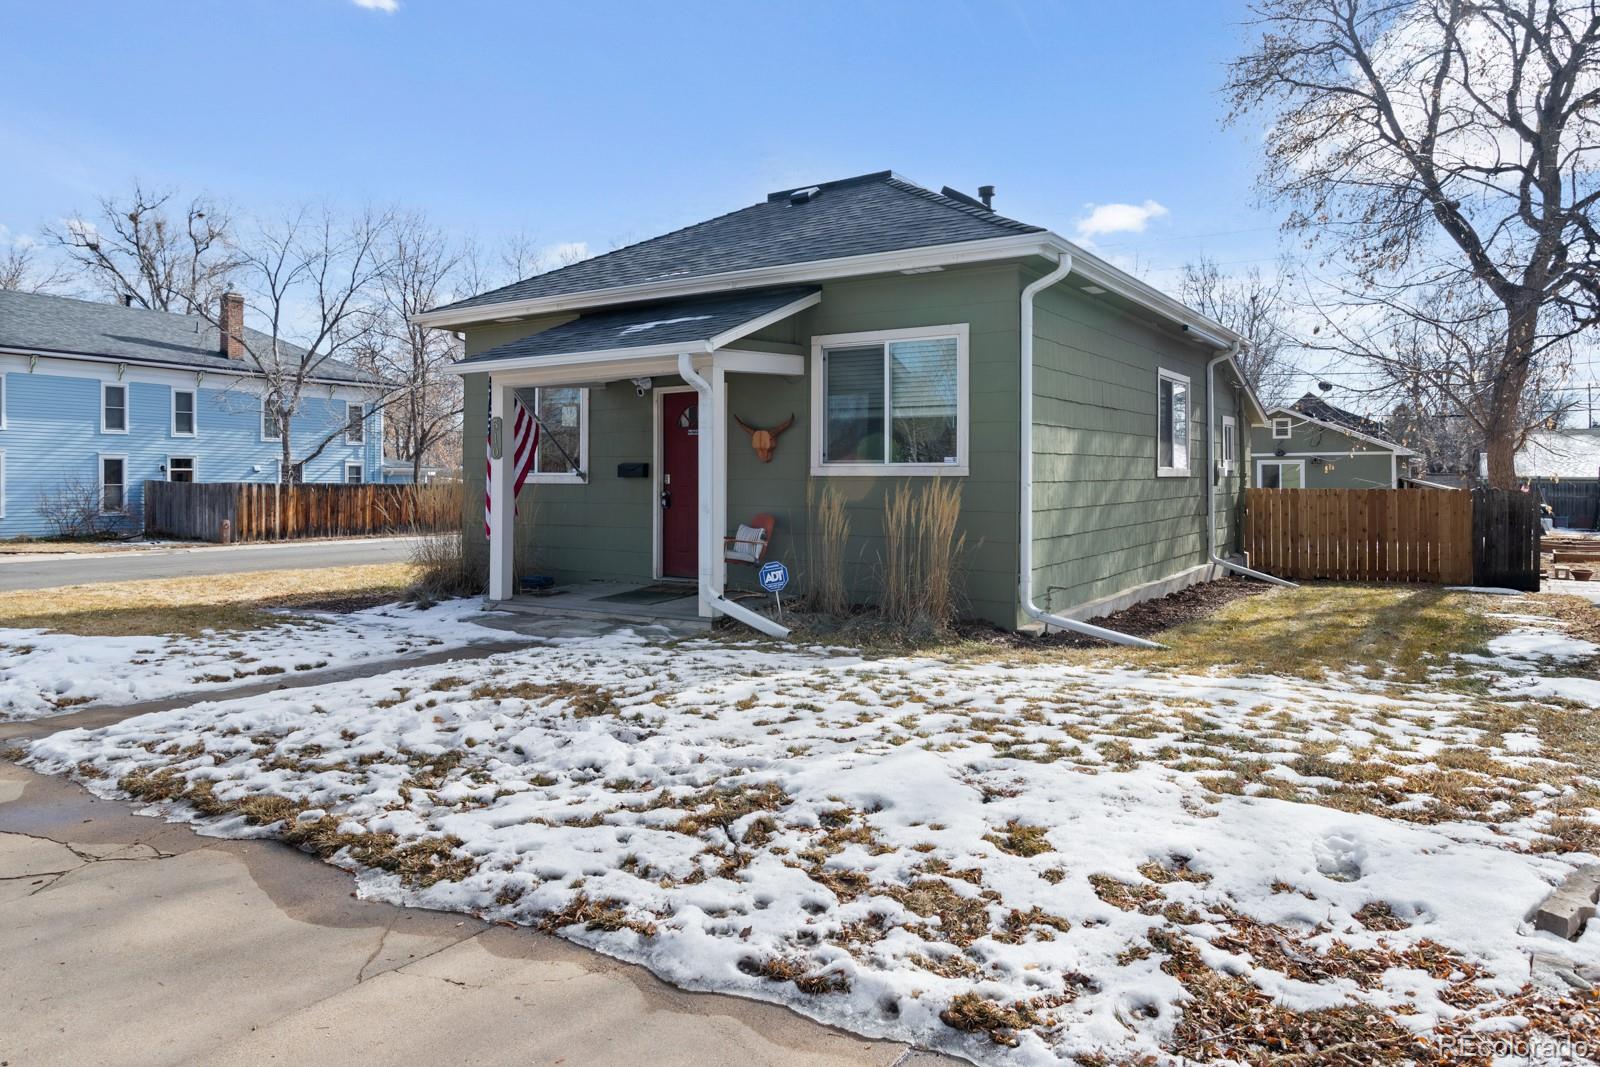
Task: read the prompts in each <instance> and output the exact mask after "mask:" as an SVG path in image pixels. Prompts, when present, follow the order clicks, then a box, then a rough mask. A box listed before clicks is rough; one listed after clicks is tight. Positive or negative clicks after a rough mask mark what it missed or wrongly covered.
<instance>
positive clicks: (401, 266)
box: [357, 213, 467, 484]
mask: <svg viewBox="0 0 1600 1067" xmlns="http://www.w3.org/2000/svg"><path fill="white" fill-rule="evenodd" d="M466 256H467V251H466V250H465V249H463V248H460V247H456V246H454V245H453V244H452V242H451V241H450V240H449V238H448V237H447V236H446V235H445V234H444V233H443V231H441V230H439V229H438V228H436V227H434V226H433V225H431V224H430V223H429V222H428V220H427V219H426V218H425V217H424V216H423V215H421V214H419V213H414V214H409V215H405V216H402V217H401V218H399V219H397V220H396V221H395V224H394V226H393V227H392V228H391V229H390V231H389V233H388V235H387V238H386V251H385V255H384V259H385V262H386V269H385V270H384V271H383V273H382V275H381V276H380V277H379V279H378V281H377V284H376V286H375V290H376V311H375V315H374V320H373V324H372V329H371V331H370V332H369V333H368V334H367V336H366V339H365V341H364V343H363V344H362V346H361V351H360V353H359V355H358V357H357V363H358V365H360V366H362V367H364V368H366V369H368V370H370V371H372V372H373V373H375V374H376V375H377V376H379V377H381V378H384V379H386V380H387V381H388V382H389V383H391V386H392V388H393V393H392V394H391V397H390V400H389V402H388V404H387V406H386V407H385V409H384V410H385V412H386V418H385V420H384V435H385V437H386V439H387V441H388V444H389V445H390V446H391V449H390V450H391V452H392V454H393V455H395V456H396V457H398V458H404V459H408V460H410V461H411V475H412V481H413V482H414V483H416V484H421V482H422V467H423V465H424V464H425V463H427V462H428V461H429V459H430V458H437V457H438V456H439V454H440V453H442V452H444V451H445V449H446V448H447V447H448V445H449V444H450V442H451V441H459V436H460V432H461V412H462V387H461V378H460V377H459V376H458V375H455V374H452V373H450V369H449V368H450V364H451V363H453V362H454V361H455V360H456V359H458V358H459V357H460V356H461V343H460V341H459V340H457V338H456V335H455V334H454V333H452V332H450V331H448V330H434V329H429V328H426V327H422V326H418V325H416V324H415V323H413V322H412V321H411V319H412V316H413V315H416V314H418V313H419V312H423V311H426V310H428V309H429V308H432V307H436V306H438V305H439V304H443V303H446V302H448V300H449V299H450V298H451V297H453V296H454V295H456V292H457V291H459V289H460V286H461V284H462V283H463V281H465V280H467V279H465V278H464V277H463V272H464V271H465V269H466V264H467V259H466Z"/></svg>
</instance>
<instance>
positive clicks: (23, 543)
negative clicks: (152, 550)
mask: <svg viewBox="0 0 1600 1067" xmlns="http://www.w3.org/2000/svg"><path fill="white" fill-rule="evenodd" d="M138 551H140V549H137V548H129V547H127V546H125V545H123V544H122V543H121V542H120V541H79V540H73V541H61V540H55V539H48V540H47V539H43V538H41V539H39V540H33V539H31V538H27V537H19V538H15V539H13V540H9V541H0V556H79V555H89V554H94V553H101V554H103V553H107V552H138Z"/></svg>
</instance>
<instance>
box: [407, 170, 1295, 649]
mask: <svg viewBox="0 0 1600 1067" xmlns="http://www.w3.org/2000/svg"><path fill="white" fill-rule="evenodd" d="M417 321H418V322H419V323H420V324H422V325H426V326H432V327H438V328H445V329H450V330H455V331H460V332H461V333H462V334H463V335H464V337H465V345H466V355H465V357H464V358H463V359H462V360H461V362H460V363H459V364H458V369H459V371H460V373H461V374H462V375H463V376H464V381H465V387H466V426H467V428H468V432H467V433H466V434H465V435H464V448H463V452H464V455H463V469H464V470H465V472H466V476H467V489H466V505H465V514H464V515H463V530H464V531H465V536H466V537H467V539H468V544H469V548H470V549H471V550H472V551H474V552H477V553H481V554H486V555H487V557H488V568H487V569H488V573H489V597H490V599H491V600H495V601H501V600H506V599H508V598H511V597H512V596H513V595H514V593H516V592H517V585H518V581H517V579H518V578H520V577H521V576H524V575H528V574H531V573H534V572H535V571H537V572H538V573H540V574H546V575H551V576H553V577H554V578H555V580H556V581H557V582H559V583H564V584H576V583H583V582H586V581H591V580H597V579H598V580H605V581H611V582H633V583H653V584H660V583H662V582H669V581H674V580H682V581H684V582H692V583H695V584H694V586H692V587H691V588H692V589H693V590H694V591H695V592H696V595H697V597H698V605H699V611H700V614H701V615H702V616H707V617H709V616H715V615H719V614H728V615H732V616H734V617H735V618H738V619H741V620H743V621H746V622H749V623H750V624H751V625H755V626H757V627H758V628H761V629H765V630H767V631H768V632H774V633H776V632H781V628H779V627H776V626H774V625H773V624H771V623H770V621H769V620H766V619H765V618H764V617H760V616H753V615H752V613H751V612H750V611H749V610H748V609H747V608H745V607H742V606H740V605H738V604H735V603H733V602H732V601H731V600H730V599H729V597H730V596H731V594H732V592H733V591H734V590H736V589H753V588H754V587H755V581H756V568H755V567H754V566H750V565H748V564H747V563H746V561H745V559H743V558H741V557H740V556H738V555H737V554H736V550H738V549H740V548H743V547H745V546H742V545H733V546H732V548H733V549H734V550H735V551H734V552H730V549H729V543H728V542H727V541H726V540H725V539H726V538H728V537H730V536H732V535H735V534H736V533H737V532H738V529H739V527H740V526H751V525H752V523H753V520H754V519H755V518H756V517H757V516H761V517H763V518H764V519H766V520H768V521H769V522H770V525H771V527H772V535H771V538H770V540H766V541H764V543H762V544H760V545H759V546H758V547H757V548H756V549H755V550H754V551H755V552H756V553H757V554H758V555H759V556H760V557H761V559H762V560H763V561H771V560H779V561H783V562H785V563H787V564H788V566H789V569H790V571H791V572H792V573H793V575H794V578H795V585H794V586H793V587H791V591H803V590H804V587H805V585H806V582H807V579H808V574H809V570H810V567H811V560H810V559H809V558H808V556H809V554H810V553H808V545H809V544H810V543H811V534H812V530H811V524H812V518H813V515H814V511H815V505H816V501H818V500H819V499H822V498H823V497H824V496H825V495H830V494H831V495H832V496H834V497H835V498H838V497H842V499H843V501H844V503H845V509H846V513H847V514H848V516H849V518H850V538H849V541H848V544H847V546H846V551H845V552H844V557H845V558H844V563H843V570H844V572H845V574H844V579H845V582H846V584H847V586H848V590H849V593H850V595H851V596H852V597H853V598H854V599H855V600H856V601H857V602H870V601H872V600H873V599H874V598H875V597H876V595H877V586H878V582H879V576H880V575H881V573H882V560H883V532H884V502H885V498H886V496H887V495H888V494H889V493H890V491H891V490H892V489H893V488H894V487H895V486H897V485H902V484H907V483H909V484H910V485H912V486H913V487H915V486H918V485H925V484H926V483H927V482H928V481H929V480H931V479H942V480H945V482H946V484H948V483H951V482H953V483H955V484H956V485H958V486H959V488H960V490H961V513H960V519H959V529H960V533H961V534H962V535H964V536H965V544H966V549H965V553H964V556H963V559H962V575H961V578H962V588H963V594H964V606H965V609H966V611H967V612H968V613H969V614H971V615H973V616H978V617H982V618H984V619H988V620H991V621H993V622H995V623H997V624H999V625H1001V626H1004V627H1007V628H1013V627H1026V626H1029V625H1037V624H1039V623H1041V622H1042V623H1044V624H1046V625H1060V624H1061V623H1060V621H1059V620H1067V621H1069V622H1070V621H1078V620H1084V619H1089V618H1093V617H1096V616H1099V615H1103V614H1106V613H1109V612H1112V611H1116V610H1119V609H1121V608H1123V607H1125V606H1127V605H1129V604H1132V603H1134V602H1136V601H1138V600H1141V599H1144V598H1147V597H1153V596H1158V595H1164V594H1166V593H1169V592H1172V591H1175V590H1177V589H1180V588H1182V587H1184V586H1185V585H1188V584H1191V583H1194V582H1199V581H1204V580H1207V579H1209V578H1212V577H1216V576H1219V575H1220V574H1221V573H1222V568H1221V567H1220V566H1219V565H1218V563H1217V562H1215V561H1216V560H1218V559H1231V558H1233V557H1234V556H1235V554H1236V553H1237V551H1238V541H1237V533H1236V531H1237V526H1238V519H1239V508H1240V500H1241V495H1242V483H1243V478H1242V471H1243V469H1244V463H1245V459H1246V452H1245V449H1246V445H1247V440H1246V437H1245V435H1244V433H1243V430H1242V427H1243V426H1245V425H1250V424H1254V423H1258V422H1260V421H1262V419H1263V418H1264V412H1263V411H1262V409H1261V407H1260V405H1259V403H1258V402H1257V401H1256V400H1255V398H1254V397H1253V396H1252V394H1251V392H1250V390H1249V388H1248V387H1247V385H1246V384H1245V382H1244V381H1243V379H1242V378H1241V376H1240V374H1239V372H1238V369H1237V367H1236V365H1235V363H1234V361H1233V358H1232V354H1233V353H1234V352H1236V351H1237V348H1236V346H1237V344H1238V340H1239V339H1238V338H1237V337H1236V336H1235V335H1234V334H1232V333H1230V332H1229V331H1228V330H1226V329H1224V328H1222V327H1221V326H1219V325H1218V324H1216V323H1214V322H1211V321H1208V320H1207V319H1206V318H1204V317H1203V316H1201V315H1199V314H1197V313H1196V312H1194V311H1192V310H1190V309H1189V308H1187V307H1184V306H1183V305H1182V304H1180V303H1178V302H1177V301H1175V300H1173V299H1172V298H1170V297H1168V296H1166V295H1164V294H1163V293H1161V292H1158V291H1157V290H1155V289H1153V288H1151V287H1150V286H1148V285H1146V284H1144V283H1143V282H1141V281H1139V280H1138V279H1136V278H1133V277H1131V276H1129V275H1127V274H1125V273H1123V272H1122V271H1120V270H1118V269H1117V268H1115V267H1113V266H1111V265H1110V264H1108V263H1106V262H1105V261H1103V260H1101V259H1099V258H1098V257H1096V256H1094V255H1092V254H1091V253H1089V252H1086V251H1084V250H1083V249H1081V248H1078V247H1076V246H1074V245H1073V244H1071V243H1070V242H1068V241H1066V240H1064V239H1062V238H1061V237H1059V236H1057V235H1055V234H1053V233H1050V232H1049V231H1047V230H1045V229H1043V228H1041V227H1038V226H1031V225H1027V224H1025V223H1022V222H1017V221H1015V220H1013V219H1009V218H1006V217H1004V216H1002V215H1000V214H997V213H996V212H995V211H993V210H992V209H991V208H990V206H989V204H988V202H987V198H986V199H985V200H979V199H977V198H974V197H971V196H967V195H965V194H963V193H961V192H958V191H956V190H954V189H950V188H948V187H946V188H945V189H944V190H942V191H941V192H934V191H932V190H929V189H925V188H922V187H920V186H917V185H915V184H912V183H911V182H908V181H906V180H905V179H903V178H900V177H898V176H897V175H894V174H892V173H890V172H887V171H885V172H881V173H877V174H868V175H863V176H860V177H855V178H848V179H845V180H842V181H833V182H825V183H822V184H819V185H814V186H806V187H802V188H795V189H783V190H780V191H778V192H774V193H772V194H771V195H769V196H768V197H767V198H766V199H765V200H763V201H761V202H759V203H757V204H754V205H752V206H750V207H746V208H743V209H741V210H737V211H733V212H732V213H730V214H727V215H722V216H720V217H718V218H714V219H711V220H709V221H706V222H702V223H699V224H696V225H693V226H689V227H686V228H684V229H681V230H677V231H675V232H673V233H669V234H666V235H664V236H661V237H656V238H653V239H651V240H647V241H643V242H641V243H639V244H635V245H631V246H628V247H625V248H621V249H618V250H617V251H614V252H610V253H607V254H605V255H601V256H597V257H595V258H593V259H589V260H584V261H582V262H579V263H576V264H573V265H571V266H568V267H565V268H563V269H561V270H556V271H552V272H550V273H547V274H541V275H538V276H536V277H533V278H528V279H526V280H524V281H520V282H517V283H515V284H513V285H509V286H506V287H505V288H502V289H497V290H495V291H493V292H487V293H483V294H480V295H477V296H474V297H471V298H469V299H466V300H462V301H459V302H457V303H454V304H450V305H448V306H445V307H440V308H437V309H434V310H431V311H429V312H427V313H425V314H423V315H421V316H419V317H418V319H417ZM519 408H526V409H527V410H529V411H531V412H533V413H535V414H536V415H537V423H538V425H539V428H540V437H539V443H538V447H537V454H536V455H535V457H534V460H533V470H532V473H531V474H529V476H528V485H527V488H525V489H524V490H523V492H522V494H521V497H520V499H519V501H518V506H517V509H516V513H515V518H514V519H513V517H512V513H511V509H509V508H502V507H499V506H497V504H498V502H499V501H501V500H506V499H509V498H510V493H511V487H512V485H513V479H514V478H515V470H514V462H513V460H514V457H515V456H516V451H515V441H516V439H517V434H518V433H519V428H518V427H519V423H518V422H517V414H518V411H519ZM486 420H487V421H486ZM524 421H525V422H526V421H527V420H524ZM486 425H487V426H488V427H490V430H489V432H487V433H486V432H485V430H484V427H485V426H486ZM486 449H487V450H488V453H489V455H490V462H488V463H487V464H486V463H485V455H486ZM496 455H498V458H495V457H496ZM486 470H487V474H486ZM485 477H487V478H488V479H489V481H490V485H489V489H490V494H489V495H490V496H491V499H492V501H493V502H494V503H493V504H492V505H491V506H490V508H489V509H488V511H489V515H488V521H487V523H486V522H485V514H484V511H485V509H484V497H485V484H484V479H485ZM1213 481H1214V482H1215V487H1214V489H1215V492H1214V493H1213V486H1212V482H1213ZM1208 516H1209V519H1208ZM486 530H487V532H486ZM519 553H520V554H521V555H520V558H519ZM730 556H731V557H732V558H730ZM1052 620H1057V621H1052Z"/></svg>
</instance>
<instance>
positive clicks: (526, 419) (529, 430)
mask: <svg viewBox="0 0 1600 1067" xmlns="http://www.w3.org/2000/svg"><path fill="white" fill-rule="evenodd" d="M511 410H512V411H513V412H515V416H514V418H513V420H512V428H511V442H512V446H511V464H512V470H513V471H515V472H516V474H515V476H514V477H515V481H514V482H512V485H511V507H512V514H513V515H515V514H516V501H517V495H518V494H519V493H521V492H522V483H524V482H526V481H527V480H528V475H529V474H530V473H531V472H532V471H533V457H534V455H535V454H536V453H537V452H538V451H539V424H538V422H536V421H534V418H533V415H532V413H530V412H529V411H528V408H527V406H526V405H524V404H523V402H522V398H521V397H519V396H517V395H516V394H515V393H513V394H512V395H511ZM489 440H490V442H491V450H492V443H493V440H494V426H493V423H491V424H490V428H489ZM489 451H490V450H485V459H484V467H485V472H484V480H483V536H485V537H488V536H490V534H489V512H490V509H491V508H492V507H493V505H494V489H493V485H494V459H493V458H492V457H489V456H488V452H489Z"/></svg>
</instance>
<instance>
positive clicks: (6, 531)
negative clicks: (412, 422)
mask: <svg viewBox="0 0 1600 1067" xmlns="http://www.w3.org/2000/svg"><path fill="white" fill-rule="evenodd" d="M3 358H6V357H0V359H3ZM10 358H11V359H12V360H13V361H14V362H13V363H11V365H0V373H3V374H4V376H5V405H6V420H5V428H4V429H0V451H3V452H4V453H5V475H6V477H5V517H4V518H0V537H18V536H23V535H27V536H46V535H49V534H52V533H54V532H55V531H54V530H53V529H52V528H51V527H50V526H49V524H48V523H47V522H46V520H45V519H44V517H43V516H42V515H40V513H39V510H38V505H39V499H40V496H41V494H50V495H55V494H58V493H59V492H60V491H61V490H62V488H63V486H65V485H67V484H69V483H75V482H76V483H84V484H87V485H90V486H93V485H96V484H97V482H98V471H99V468H98V464H99V457H100V456H101V455H102V454H105V455H121V456H126V457H127V464H126V466H127V470H126V474H125V478H126V484H127V496H128V505H129V507H128V511H127V513H126V515H124V516H120V517H118V518H117V519H116V520H115V521H114V525H115V528H117V529H119V530H121V531H122V532H133V531H135V530H137V529H138V528H139V525H140V522H141V516H142V507H143V495H144V494H143V483H144V482H145V481H146V480H158V481H159V480H164V479H165V478H166V472H165V471H164V470H163V469H162V467H163V466H164V465H165V464H166V462H167V458H168V457H169V456H193V457H195V463H196V472H197V474H196V476H197V478H198V479H199V480H200V481H204V482H240V481H272V480H274V479H275V478H276V477H277V458H278V455H279V445H278V443H277V442H263V441H262V440H261V439H260V437H261V435H260V428H259V427H260V399H259V398H258V397H257V395H256V394H255V393H253V392H250V391H249V390H250V388H251V387H250V386H249V385H242V384H241V385H229V386H226V387H217V386H216V385H215V384H214V383H216V382H217V381H218V380H219V379H218V377H217V376H215V375H213V376H211V377H210V378H209V379H208V381H209V382H211V383H213V384H211V385H207V384H206V383H202V384H201V386H200V387H199V389H198V390H196V393H197V395H196V413H195V420H196V430H197V432H196V434H195V436H193V437H177V436H174V435H173V434H172V390H173V388H174V386H173V385H171V384H166V383H164V382H158V381H141V380H140V379H139V377H138V375H139V373H140V372H139V371H138V370H136V369H132V368H130V370H129V371H128V373H127V375H126V376H125V378H124V379H123V380H122V382H121V383H120V384H123V385H126V386H127V389H128V432H127V433H102V432H101V430H100V387H101V383H102V382H112V383H116V382H117V378H116V373H115V369H114V368H109V367H108V368H106V370H105V371H104V374H103V376H102V377H85V376H82V375H81V374H63V373H50V371H49V370H48V369H47V368H48V367H50V366H51V365H52V364H53V365H55V366H60V365H61V364H62V363H64V362H65V361H60V360H50V361H48V362H44V363H42V365H41V367H40V369H39V370H38V371H36V372H34V373H28V372H27V370H26V366H27V363H26V361H25V360H23V359H22V358H21V357H10ZM80 365H83V364H80ZM184 378H185V379H187V380H186V381H185V382H184V384H182V385H179V386H177V387H178V388H192V386H191V385H190V384H189V383H190V382H192V381H193V378H192V376H189V375H185V376H184ZM319 392H320V395H313V396H308V397H307V398H306V399H305V400H304V401H303V402H302V404H301V409H300V411H299V412H297V413H296V415H295V417H294V419H293V420H292V422H291V441H292V443H293V444H294V446H295V449H296V451H297V452H298V453H302V454H303V453H304V452H307V451H309V450H310V449H311V448H313V447H315V445H316V443H318V442H320V441H321V439H322V437H323V436H324V435H326V434H327V433H329V432H332V431H335V430H338V429H339V428H340V427H342V426H343V424H344V418H345V401H344V400H343V399H339V398H329V397H328V396H327V388H326V387H325V386H324V387H321V388H320V389H319ZM373 421H374V423H376V417H374V420H373ZM381 440H382V435H381V432H380V431H379V430H378V429H377V427H376V426H375V425H374V426H372V427H369V429H368V432H367V434H366V443H365V444H364V445H347V444H345V442H344V437H343V435H342V433H341V434H340V435H339V436H338V437H337V438H336V440H335V441H334V443H332V444H330V445H329V446H328V448H327V449H326V450H324V451H323V452H322V454H321V455H320V456H318V457H317V458H316V459H315V460H312V461H311V462H310V463H308V464H307V467H306V479H307V480H308V481H319V482H333V481H342V480H343V479H344V463H345V461H346V460H351V461H361V462H362V463H363V464H364V468H365V469H367V470H376V469H377V467H376V464H375V463H374V460H373V457H374V456H377V455H380V454H381V453H380V452H379V451H378V450H379V449H381Z"/></svg>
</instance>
